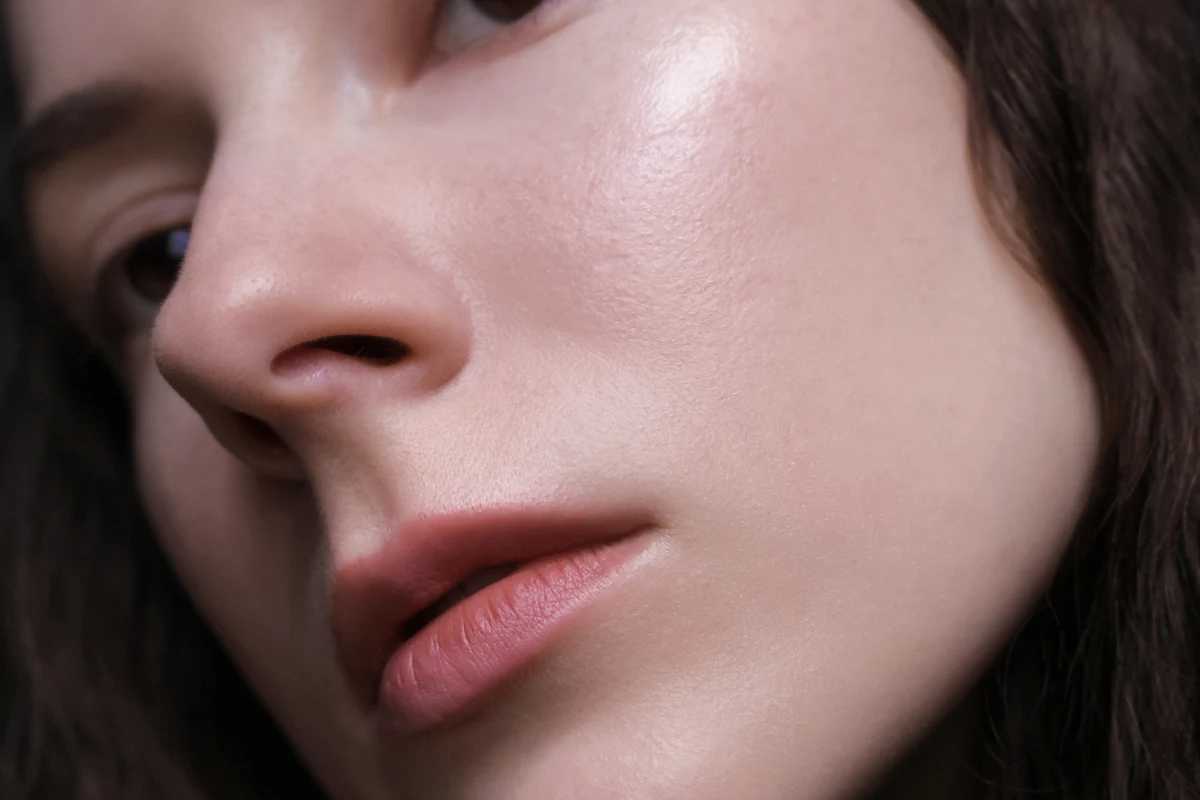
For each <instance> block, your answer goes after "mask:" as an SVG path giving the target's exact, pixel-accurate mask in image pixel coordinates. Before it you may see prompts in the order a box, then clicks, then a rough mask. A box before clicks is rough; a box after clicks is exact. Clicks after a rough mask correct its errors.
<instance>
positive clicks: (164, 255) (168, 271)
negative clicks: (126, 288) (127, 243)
mask: <svg viewBox="0 0 1200 800" xmlns="http://www.w3.org/2000/svg"><path fill="white" fill-rule="evenodd" d="M191 238H192V232H191V230H189V229H188V228H170V229H168V230H165V231H161V232H159V233H156V234H154V235H153V236H149V237H147V238H145V239H143V240H142V241H140V242H138V243H137V244H136V245H135V246H134V248H133V249H132V250H130V251H129V255H128V256H127V257H126V259H125V274H126V276H127V277H128V279H129V285H130V286H131V287H132V288H133V290H134V291H135V292H137V293H138V294H139V295H141V296H142V297H143V298H145V299H146V300H149V301H151V302H153V303H161V302H162V301H164V300H166V299H167V295H168V294H170V293H171V288H172V287H173V286H174V285H175V281H176V279H177V278H178V277H179V269H180V267H182V266H183V258H184V256H186V255H187V248H188V242H189V241H190V240H191Z"/></svg>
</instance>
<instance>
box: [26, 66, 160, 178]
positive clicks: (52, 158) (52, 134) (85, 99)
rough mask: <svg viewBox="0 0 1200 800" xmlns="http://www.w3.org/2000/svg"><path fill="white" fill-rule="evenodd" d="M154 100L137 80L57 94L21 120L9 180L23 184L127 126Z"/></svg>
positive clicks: (107, 83) (95, 85)
mask: <svg viewBox="0 0 1200 800" xmlns="http://www.w3.org/2000/svg"><path fill="white" fill-rule="evenodd" d="M151 102H152V97H151V93H150V91H149V90H148V89H147V88H146V87H144V86H140V85H138V84H134V83H124V82H105V83H97V84H93V85H91V86H86V87H84V88H82V89H77V90H75V91H73V92H71V93H69V94H67V95H65V96H63V97H62V98H60V99H58V100H55V101H54V102H53V103H51V104H50V105H48V106H47V107H46V108H44V109H42V110H41V111H39V112H38V113H37V114H36V115H35V116H34V117H33V119H32V120H30V121H29V122H27V123H25V124H23V125H21V127H20V128H18V130H17V132H16V134H15V135H14V136H13V138H12V140H11V144H10V149H9V154H10V155H9V163H8V165H7V166H8V172H9V174H8V181H9V185H10V186H11V185H16V186H21V187H24V186H25V185H26V184H27V183H28V182H29V181H30V180H32V179H33V178H35V177H36V176H37V175H38V174H39V173H42V172H44V171H46V170H47V169H49V168H50V167H52V166H53V165H54V164H56V163H58V162H59V161H61V160H63V159H64V158H66V157H68V156H70V155H72V154H74V153H78V152H80V151H82V150H87V149H89V148H92V147H96V146H97V145H100V144H101V143H103V142H104V141H106V140H108V139H110V138H112V137H113V136H115V135H117V134H118V133H120V132H121V131H122V130H125V129H127V128H129V127H131V126H132V125H133V124H134V122H135V121H136V120H137V119H138V118H139V117H140V116H142V115H143V114H144V113H145V111H146V110H147V109H148V108H149V106H150V105H151Z"/></svg>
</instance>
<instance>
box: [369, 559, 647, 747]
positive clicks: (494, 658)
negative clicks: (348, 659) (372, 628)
mask: <svg viewBox="0 0 1200 800" xmlns="http://www.w3.org/2000/svg"><path fill="white" fill-rule="evenodd" d="M643 549H644V542H642V541H641V539H640V537H639V538H636V539H628V540H624V541H621V542H618V543H616V544H609V545H605V546H603V547H598V548H592V549H587V550H580V551H577V552H572V553H564V554H560V555H557V556H552V557H550V558H546V559H542V560H540V561H535V562H531V563H529V564H527V565H525V566H523V567H521V568H520V569H518V570H517V571H516V572H514V573H513V574H511V575H509V576H508V577H506V578H504V579H502V580H500V581H497V582H496V583H493V584H492V585H490V586H488V587H486V588H484V589H482V590H480V591H478V592H476V593H475V594H473V595H471V596H470V597H468V598H466V599H465V600H463V601H461V602H459V603H458V604H457V605H455V606H454V607H452V608H450V609H448V610H447V611H445V612H444V613H442V614H441V615H439V616H438V617H437V618H436V619H434V620H433V621H432V622H430V623H429V624H428V625H426V626H425V627H424V628H422V629H421V630H420V631H419V632H418V633H417V634H416V635H415V636H414V637H413V638H411V639H409V640H408V641H406V642H405V643H404V644H402V645H401V646H400V648H399V649H398V650H396V652H395V653H394V654H393V655H392V657H391V658H390V659H389V660H388V663H387V666H386V667H385V668H384V671H383V679H382V681H381V683H380V690H379V710H380V712H381V714H382V717H383V719H382V720H381V721H383V722H384V724H385V725H386V726H387V730H388V732H389V733H392V734H393V735H397V734H398V735H404V736H412V735H418V734H422V733H429V732H431V731H434V730H437V729H440V728H444V727H447V726H449V725H451V724H453V723H454V722H456V721H459V720H461V719H462V718H463V717H464V716H466V715H467V714H469V713H470V712H471V711H473V710H474V709H476V708H477V707H478V706H479V704H480V703H481V702H482V701H483V700H484V699H485V698H486V697H487V696H488V695H489V694H491V693H493V692H494V691H496V690H497V689H499V688H500V687H501V686H502V685H503V684H504V683H505V682H506V681H507V680H508V679H509V678H510V677H511V676H513V675H514V674H515V673H517V672H518V671H520V670H521V668H522V667H524V666H525V665H526V664H528V663H529V662H530V661H531V660H532V659H533V658H535V657H536V656H537V655H538V654H539V653H541V652H542V651H543V650H545V649H546V647H547V646H548V645H549V643H550V641H551V640H552V639H553V637H554V636H555V634H556V633H557V632H558V631H559V630H560V629H561V628H562V627H563V626H564V625H565V624H566V623H567V622H568V621H569V620H570V619H571V617H573V616H574V615H575V614H576V612H578V611H580V610H582V609H583V608H586V607H587V606H588V605H590V604H591V602H592V601H593V600H595V599H596V598H597V597H598V596H599V595H600V594H601V593H602V592H603V590H604V589H605V588H606V587H608V586H610V585H611V584H612V583H613V580H614V579H615V578H616V577H617V575H618V573H619V572H620V571H621V568H622V567H624V566H625V565H627V564H628V563H629V562H630V561H631V560H632V559H633V557H634V556H636V555H637V553H639V552H641V551H642V550H643Z"/></svg>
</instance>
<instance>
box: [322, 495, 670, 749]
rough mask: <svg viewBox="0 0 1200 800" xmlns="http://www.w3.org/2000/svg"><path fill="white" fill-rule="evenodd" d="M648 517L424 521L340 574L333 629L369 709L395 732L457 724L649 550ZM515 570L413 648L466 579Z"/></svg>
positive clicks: (448, 614)
mask: <svg viewBox="0 0 1200 800" xmlns="http://www.w3.org/2000/svg"><path fill="white" fill-rule="evenodd" d="M647 527H649V524H648V522H647V515H646V514H643V513H636V514H635V513H629V512H625V513H618V514H612V513H589V512H586V511H579V510H576V511H570V510H562V509H549V508H534V509H492V510H486V511H476V512H471V513H467V514H454V515H444V516H431V517H423V518H419V519H416V520H413V521H412V522H410V523H408V524H406V525H404V526H403V527H402V529H401V530H400V532H399V533H398V535H396V536H395V537H393V539H392V540H391V541H389V542H388V543H387V544H386V545H385V546H384V547H383V549H382V550H381V551H380V552H379V553H377V554H375V555H373V556H370V557H368V558H364V559H361V560H359V561H356V562H353V563H351V564H348V565H346V566H344V567H342V568H341V569H339V570H338V572H337V575H336V577H335V580H334V586H333V629H334V636H335V641H336V644H337V649H338V655H339V657H340V659H341V661H342V664H343V666H344V669H345V670H346V673H347V675H348V676H349V678H350V682H351V685H352V686H353V687H354V688H355V691H356V692H357V694H358V695H359V697H360V698H361V699H362V701H363V703H364V704H365V705H366V706H368V707H371V708H373V709H375V710H377V711H378V712H379V713H380V714H381V717H382V720H383V721H386V724H387V727H388V729H389V730H390V731H391V732H395V733H400V734H418V733H423V732H427V731H430V730H433V729H435V728H439V727H442V726H444V725H447V724H450V723H453V722H454V721H455V720H457V719H460V718H461V717H462V716H463V715H465V714H466V713H468V712H470V711H471V710H473V709H474V708H476V707H477V706H478V705H479V704H480V703H481V702H482V701H483V700H484V699H485V698H486V696H487V695H488V694H490V693H492V692H493V691H495V690H496V689H498V688H499V687H500V686H501V685H503V684H504V683H505V682H506V681H507V680H508V679H509V678H510V677H511V676H512V675H513V674H514V673H516V672H518V671H519V670H520V669H521V668H522V667H523V666H525V665H526V664H527V663H528V662H529V661H530V660H531V659H533V658H535V657H536V656H537V655H538V654H539V653H540V652H541V651H542V650H544V649H545V647H547V646H548V645H549V643H550V641H551V640H552V638H553V636H554V634H555V632H556V631H557V630H558V629H559V628H560V627H561V626H562V625H563V624H564V623H565V622H567V620H568V619H569V618H570V617H571V616H572V615H573V614H574V613H575V612H576V611H578V610H580V609H581V608H583V607H585V606H586V605H587V604H588V603H589V602H590V601H591V600H592V599H593V598H595V597H596V596H597V595H598V594H599V593H600V590H602V589H603V588H604V586H605V585H606V584H608V583H609V582H610V580H611V579H612V577H613V576H614V575H615V574H616V573H617V572H618V571H619V570H620V569H621V567H622V566H623V565H625V564H627V563H628V562H629V561H630V560H631V559H632V558H633V557H634V556H635V555H636V554H637V553H638V552H640V551H641V550H642V549H643V548H644V546H645V543H644V541H643V539H642V537H640V536H636V534H638V533H640V532H641V531H642V530H644V529H646V528H647ZM505 564H509V565H519V566H517V568H516V571H515V572H513V573H512V574H510V575H508V576H507V577H504V578H502V579H501V580H499V581H497V582H496V583H493V584H491V585H490V586H487V587H486V588H483V589H481V590H480V591H478V592H476V593H474V594H472V595H470V596H469V597H467V598H466V599H464V600H460V601H459V602H458V603H456V604H455V605H453V606H451V607H450V608H449V609H448V610H445V611H443V612H442V613H441V614H440V615H438V616H437V617H436V618H434V619H433V620H432V621H431V622H429V623H428V624H427V625H425V626H424V627H423V628H421V629H420V630H419V631H417V632H416V634H415V635H414V636H413V637H412V638H410V639H407V640H405V638H404V636H405V628H406V626H407V624H408V623H409V621H410V620H412V618H413V617H414V616H416V615H417V614H418V613H419V612H421V611H423V610H425V609H427V608H428V607H429V606H431V605H432V604H434V603H436V602H437V601H439V599H440V598H442V597H443V596H444V595H446V593H447V592H449V591H450V590H452V589H454V588H455V587H456V586H458V585H459V584H460V583H462V582H463V581H464V580H466V579H467V578H468V577H470V576H472V575H475V574H476V573H478V572H480V571H481V570H484V569H487V568H490V567H496V566H499V565H505Z"/></svg>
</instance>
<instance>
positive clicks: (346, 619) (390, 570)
mask: <svg viewBox="0 0 1200 800" xmlns="http://www.w3.org/2000/svg"><path fill="white" fill-rule="evenodd" d="M647 524H648V520H647V516H646V515H645V514H644V513H640V512H636V511H618V512H612V511H597V510H593V509H580V508H575V509H572V508H561V507H536V508H493V509H484V510H476V511H469V512H463V513H453V514H439V515H428V516H421V517H417V518H415V519H413V520H411V521H409V522H406V523H405V524H404V525H402V526H401V528H400V530H399V531H398V533H397V534H396V535H395V536H393V537H392V538H391V539H390V540H389V541H388V542H387V543H386V544H385V545H384V546H383V547H382V548H381V549H380V550H379V551H378V552H377V553H375V554H373V555H370V556H367V557H365V558H362V559H359V560H357V561H354V562H351V563H349V564H346V565H344V566H342V567H340V568H339V569H338V570H337V572H336V574H335V576H334V580H333V592H332V622H333V634H334V642H335V645H336V648H337V654H338V658H339V659H340V661H341V663H342V668H343V669H344V670H345V672H346V675H347V677H348V679H349V681H350V684H351V686H352V687H353V689H354V691H355V693H356V694H357V695H358V696H359V698H360V699H361V700H362V702H363V703H364V704H366V705H368V706H372V705H374V704H375V702H376V701H377V696H378V691H379V684H380V681H381V680H382V674H383V670H384V668H385V666H386V664H387V661H388V659H389V658H390V657H391V655H392V653H393V652H394V651H395V650H396V648H397V647H398V646H399V645H400V644H401V643H402V641H403V636H404V629H405V625H406V623H407V622H408V621H409V620H410V619H412V618H413V617H414V616H415V615H416V614H418V613H419V612H420V611H422V610H423V609H425V608H427V607H429V606H430V605H431V604H433V603H435V602H437V601H438V600H439V599H440V598H441V597H443V596H444V595H445V594H446V593H447V592H449V591H450V590H451V589H453V588H454V587H456V586H458V585H459V584H460V583H462V582H463V581H464V580H466V579H467V578H468V577H470V576H472V575H474V574H475V573H476V572H479V571H480V570H484V569H487V568H489V567H496V566H501V565H516V564H519V563H521V562H526V561H532V560H535V559H539V558H544V557H546V556H551V555H555V554H558V553H567V552H571V551H574V550H579V549H583V548H586V547H592V546H596V545H599V544H603V543H606V542H610V541H616V540H617V539H621V538H624V537H626V536H629V535H631V534H633V533H635V532H637V531H638V530H640V529H641V528H644V527H645V526H646V525H647Z"/></svg>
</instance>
